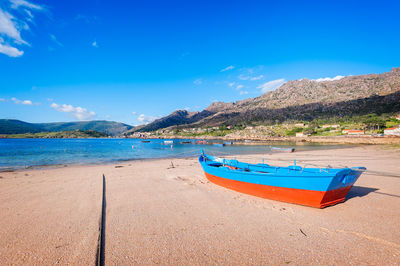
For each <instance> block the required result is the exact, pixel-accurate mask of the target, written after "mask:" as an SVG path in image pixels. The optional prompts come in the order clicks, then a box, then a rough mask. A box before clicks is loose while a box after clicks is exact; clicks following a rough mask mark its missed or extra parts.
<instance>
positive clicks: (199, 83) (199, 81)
mask: <svg viewBox="0 0 400 266" xmlns="http://www.w3.org/2000/svg"><path fill="white" fill-rule="evenodd" d="M193 83H194V84H196V85H201V84H202V83H203V80H202V79H196V80H195V81H193Z"/></svg>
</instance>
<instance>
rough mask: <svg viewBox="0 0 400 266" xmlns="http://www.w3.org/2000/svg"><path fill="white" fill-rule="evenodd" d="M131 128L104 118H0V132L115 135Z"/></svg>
mask: <svg viewBox="0 0 400 266" xmlns="http://www.w3.org/2000/svg"><path fill="white" fill-rule="evenodd" d="M132 128H133V127H132V126H130V125H127V124H123V123H120V122H114V121H104V120H97V121H80V122H57V123H27V122H24V121H20V120H15V119H0V134H22V133H38V132H60V131H72V130H82V131H88V130H93V131H97V132H102V133H105V134H107V135H111V136H116V135H120V134H122V133H125V132H126V131H128V130H130V129H132Z"/></svg>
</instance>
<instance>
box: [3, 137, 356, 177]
mask: <svg viewBox="0 0 400 266" xmlns="http://www.w3.org/2000/svg"><path fill="white" fill-rule="evenodd" d="M182 141H186V142H188V141H190V140H174V143H173V145H172V146H171V144H167V145H165V144H164V140H159V139H152V140H150V142H141V140H139V139H0V170H1V169H9V168H11V169H15V168H27V167H32V166H44V165H65V164H91V163H106V162H114V161H124V160H137V159H152V158H168V157H194V156H198V155H199V154H200V149H204V150H205V151H206V152H207V153H210V154H215V155H220V156H222V155H233V154H249V153H268V152H271V151H270V145H272V146H274V147H294V148H296V150H297V151H302V150H315V149H329V148H339V147H349V146H345V145H322V144H316V143H301V145H299V143H297V145H296V143H294V142H293V143H290V142H286V143H279V144H278V143H277V142H273V143H271V144H270V145H268V144H266V143H264V144H263V145H260V144H255V143H252V145H240V144H238V145H236V144H235V145H226V146H224V147H218V146H214V145H207V144H205V145H199V144H195V141H192V142H190V143H181V142H182ZM213 142H215V143H222V141H213Z"/></svg>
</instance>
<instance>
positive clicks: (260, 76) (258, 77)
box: [250, 75, 264, 80]
mask: <svg viewBox="0 0 400 266" xmlns="http://www.w3.org/2000/svg"><path fill="white" fill-rule="evenodd" d="M263 77H264V75H259V76H256V77H250V80H259V79H262V78H263Z"/></svg>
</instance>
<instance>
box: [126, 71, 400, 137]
mask: <svg viewBox="0 0 400 266" xmlns="http://www.w3.org/2000/svg"><path fill="white" fill-rule="evenodd" d="M399 91H400V67H399V68H392V70H391V71H389V72H385V73H381V74H367V75H358V76H347V77H343V78H341V79H339V80H332V81H315V80H310V79H301V80H292V81H288V82H286V83H284V84H283V85H281V86H280V87H279V88H278V89H276V90H274V91H270V92H267V93H265V94H262V95H260V96H258V97H254V98H248V99H244V100H241V101H237V102H228V103H225V102H214V103H212V104H211V105H209V106H208V107H207V108H206V109H204V110H203V111H201V112H199V114H202V115H201V116H199V115H198V116H194V117H193V118H192V119H187V118H186V117H184V118H183V119H181V120H179V117H178V116H176V115H174V114H176V111H174V112H173V113H171V114H170V115H168V116H166V117H163V118H160V119H158V120H155V121H153V122H152V123H150V124H147V125H145V126H143V127H141V128H135V129H133V130H132V131H154V130H158V129H165V128H168V127H174V126H177V127H179V128H183V127H198V126H218V125H222V124H232V123H253V122H255V123H262V122H267V123H271V122H272V121H274V120H278V121H280V122H282V121H284V120H285V119H286V120H287V119H300V120H310V119H312V118H313V117H315V114H318V115H320V116H323V117H329V116H334V115H337V114H340V115H352V114H363V113H366V112H370V113H375V112H379V113H381V112H384V111H387V112H398V111H400V106H399V103H398V101H399V100H400V98H399V97H400V96H399V94H400V93H398V92H399ZM354 105H355V106H354ZM294 110H295V114H297V115H293V113H292V112H294ZM343 110H344V111H343ZM181 111H182V110H181ZM204 112H206V113H204ZM335 112H336V113H335ZM172 117H174V119H165V118H172ZM160 121H162V122H163V123H160Z"/></svg>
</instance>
